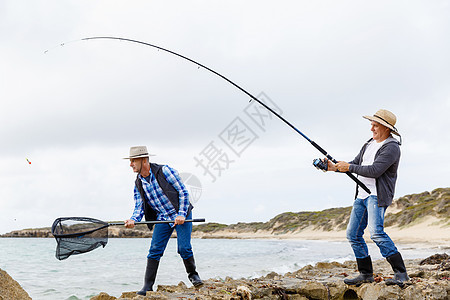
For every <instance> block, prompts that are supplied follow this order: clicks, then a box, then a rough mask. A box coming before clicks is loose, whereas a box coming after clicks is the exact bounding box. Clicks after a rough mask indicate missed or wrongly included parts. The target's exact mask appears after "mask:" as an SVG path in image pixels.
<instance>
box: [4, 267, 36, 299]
mask: <svg viewBox="0 0 450 300" xmlns="http://www.w3.org/2000/svg"><path fill="white" fill-rule="evenodd" d="M12 299H20V300H27V299H31V298H30V296H29V295H28V293H27V292H25V290H24V289H23V288H22V287H21V286H20V284H19V283H18V282H17V281H15V280H14V279H12V278H11V276H9V274H8V273H6V272H5V271H3V270H2V269H0V300H12Z"/></svg>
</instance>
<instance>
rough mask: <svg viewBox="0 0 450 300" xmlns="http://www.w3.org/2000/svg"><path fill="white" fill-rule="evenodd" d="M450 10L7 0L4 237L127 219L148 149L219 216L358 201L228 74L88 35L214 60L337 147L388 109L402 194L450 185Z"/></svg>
mask: <svg viewBox="0 0 450 300" xmlns="http://www.w3.org/2000/svg"><path fill="white" fill-rule="evenodd" d="M449 16H450V1H443V0H442V1H425V0H424V1H411V0H408V1H370V2H369V1H356V0H355V1H335V0H333V1H331V0H330V1H303V0H302V1H260V0H258V1H232V0H228V1H210V0H208V1H131V2H130V1H79V0H77V1H61V0H49V1H43V0H38V1H16V0H11V1H9V0H0V35H1V37H2V38H1V40H0V53H1V55H0V70H1V73H0V91H1V96H0V103H1V109H0V140H1V147H0V154H1V155H0V233H5V232H9V231H11V230H16V229H22V228H29V227H43V226H51V224H52V223H53V220H54V219H55V218H57V217H60V216H89V217H95V218H98V219H102V220H125V219H127V218H129V217H130V216H131V213H132V210H133V206H134V203H133V184H134V178H135V174H133V173H132V171H131V168H130V167H129V162H128V161H127V160H123V159H122V158H123V157H125V156H127V155H128V151H129V147H130V146H135V145H147V146H148V148H149V150H150V152H152V153H154V154H156V156H155V157H153V158H152V160H153V161H154V162H157V163H160V164H168V165H170V166H172V167H174V168H175V169H177V170H178V171H179V172H180V173H184V175H183V176H184V178H186V179H187V180H188V182H189V185H188V186H189V188H190V189H191V192H192V194H193V195H194V194H195V197H193V198H195V199H193V200H194V202H195V203H194V205H195V209H194V216H195V217H204V218H206V219H207V221H209V222H220V223H228V224H229V223H236V222H251V221H268V220H269V219H270V218H272V217H274V216H275V215H277V214H279V213H282V212H286V211H293V212H298V211H305V210H323V209H326V208H330V207H341V206H350V205H351V204H352V201H353V196H354V188H355V185H354V183H353V182H352V181H351V180H350V179H349V178H348V177H347V176H345V175H342V174H334V173H333V174H324V173H323V172H320V171H318V170H316V169H315V168H314V167H313V166H312V160H313V159H314V158H317V157H321V155H320V153H319V152H318V151H317V150H316V149H314V148H313V147H312V146H311V145H310V144H309V143H308V142H307V141H306V140H305V139H304V138H302V137H301V136H300V135H299V134H297V133H296V132H295V131H294V130H292V129H291V128H290V127H288V126H287V125H286V124H284V123H283V122H281V121H280V120H279V119H277V118H275V117H273V116H270V115H268V114H267V112H266V111H264V110H263V109H261V108H260V107H259V106H257V105H256V103H254V102H252V103H249V97H248V96H247V95H245V94H244V93H243V92H241V91H239V90H238V89H237V88H235V87H233V86H232V85H231V84H229V83H228V82H226V81H225V80H223V79H222V78H220V77H218V76H216V75H214V74H212V73H210V72H208V71H207V70H205V69H202V68H200V69H199V68H197V66H196V65H194V64H192V63H190V62H188V61H186V60H183V59H180V58H179V57H176V56H174V55H171V54H168V53H165V52H163V51H157V50H156V49H154V48H151V47H147V46H144V45H140V44H136V43H129V42H121V41H114V40H90V41H80V39H81V38H85V37H93V36H115V37H123V38H128V39H136V40H139V41H143V42H147V43H152V44H155V45H158V46H161V47H164V48H168V49H170V50H172V51H175V52H178V53H180V54H182V55H184V56H187V57H189V58H192V59H194V60H196V61H198V62H200V63H202V64H204V65H206V66H207V67H209V68H212V69H214V70H215V71H217V72H219V73H220V74H222V75H224V76H226V77H227V78H229V79H230V80H232V81H233V82H235V83H236V84H238V85H240V86H241V87H242V88H244V89H245V90H247V91H248V92H250V93H251V94H253V95H254V96H260V97H261V99H263V100H264V101H266V103H267V104H269V105H270V106H271V107H274V108H275V109H277V111H278V112H280V113H281V114H282V115H283V117H285V118H286V119H287V120H289V121H290V122H291V123H292V124H293V125H294V126H295V127H297V128H298V129H299V130H300V131H302V132H303V133H304V134H306V135H307V136H308V137H309V138H311V139H312V140H314V141H315V142H316V143H318V144H319V145H320V146H322V147H323V148H325V149H326V150H327V151H328V152H329V153H330V154H331V155H332V156H333V157H335V158H336V159H338V160H347V161H349V160H352V159H353V158H354V156H355V155H356V154H357V153H358V152H359V150H360V148H361V146H362V144H363V143H364V142H365V141H366V140H368V139H369V138H370V137H371V132H370V122H369V121H367V120H365V119H363V118H362V116H363V115H372V114H374V113H375V112H376V111H377V110H378V109H380V108H384V109H388V110H391V111H392V112H394V113H395V114H396V115H397V118H398V122H397V128H398V130H399V131H400V133H401V134H402V137H403V145H402V146H401V150H402V157H401V163H400V169H399V178H398V182H397V189H396V197H400V196H403V195H406V194H412V193H420V192H424V191H431V190H433V189H435V188H438V187H448V186H449V179H450V176H449V175H450V171H449V169H450V164H449V162H448V153H450V141H449V133H448V128H449V125H450V121H449V112H450V56H449V53H450V38H449V37H450V18H449ZM61 44H64V45H63V46H61ZM46 50H48V51H47V52H46ZM262 121H264V123H262ZM27 159H28V160H29V161H30V162H31V164H29V163H28V162H27ZM189 176H190V177H189ZM195 179H198V182H197V181H196V180H195ZM200 185H201V188H200ZM195 188H197V189H196V190H195ZM199 188H200V189H199ZM200 192H201V194H200Z"/></svg>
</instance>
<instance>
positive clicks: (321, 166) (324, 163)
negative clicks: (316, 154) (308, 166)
mask: <svg viewBox="0 0 450 300" xmlns="http://www.w3.org/2000/svg"><path fill="white" fill-rule="evenodd" d="M313 166H314V167H316V168H317V170H322V171H324V172H326V171H328V160H327V159H326V158H325V159H320V158H316V159H314V160H313Z"/></svg>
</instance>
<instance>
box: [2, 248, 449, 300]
mask: <svg viewBox="0 0 450 300" xmlns="http://www.w3.org/2000/svg"><path fill="white" fill-rule="evenodd" d="M405 263H406V267H407V269H408V273H409V276H410V277H411V281H410V282H408V283H407V284H405V285H404V286H403V287H399V286H387V285H386V284H385V279H387V278H392V276H393V274H392V269H391V267H390V265H389V264H388V263H387V262H386V260H377V261H375V262H374V270H375V281H376V282H374V283H365V284H363V285H361V286H359V287H355V286H348V285H346V284H344V282H343V280H344V278H346V277H353V276H356V275H357V274H358V272H357V270H356V263H355V262H350V261H348V262H345V263H343V264H341V263H337V262H331V263H329V262H321V263H317V264H316V265H315V266H311V265H308V266H305V267H303V268H302V269H300V270H298V271H296V272H292V273H286V274H284V275H280V274H276V273H270V274H268V275H266V276H264V277H260V278H256V279H232V278H229V277H227V278H224V279H217V278H214V279H207V280H205V281H204V282H205V284H204V286H203V287H201V288H199V289H196V288H194V287H188V286H186V284H185V283H184V282H180V283H179V284H178V285H159V286H158V287H157V289H156V291H154V292H148V293H147V295H146V296H139V295H137V294H136V291H131V292H123V293H122V295H121V296H120V297H115V296H110V295H108V294H107V293H105V292H102V293H100V294H98V295H96V296H94V297H92V298H91V300H116V299H122V300H126V299H129V300H145V299H157V300H163V299H192V300H194V299H196V300H202V299H205V300H216V299H217V300H238V299H266V300H269V299H295V300H308V299H320V300H322V299H324V300H325V299H326V300H330V299H333V300H344V299H363V300H382V299H383V300H388V299H402V300H420V299H427V300H448V299H450V256H449V255H447V254H435V255H433V256H430V257H428V258H426V259H424V260H422V259H415V260H405ZM12 299H20V300H22V299H24V300H26V299H31V298H30V297H29V295H28V294H27V292H26V291H25V290H23V288H22V287H21V286H20V284H19V283H17V282H16V281H15V280H14V279H12V278H11V277H10V276H9V275H8V274H7V273H6V272H5V271H3V270H1V269H0V300H12Z"/></svg>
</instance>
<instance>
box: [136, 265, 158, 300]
mask: <svg viewBox="0 0 450 300" xmlns="http://www.w3.org/2000/svg"><path fill="white" fill-rule="evenodd" d="M158 266H159V260H155V259H151V258H148V259H147V268H146V269H145V277H144V287H143V288H142V290H140V291H139V292H137V294H138V295H142V296H145V294H147V292H148V291H153V284H154V283H155V278H156V272H157V271H158Z"/></svg>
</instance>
